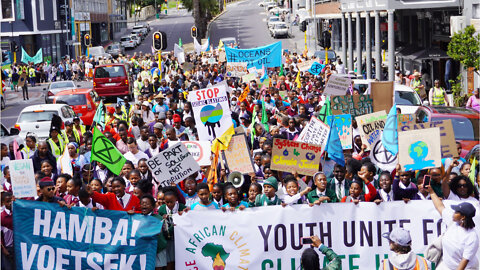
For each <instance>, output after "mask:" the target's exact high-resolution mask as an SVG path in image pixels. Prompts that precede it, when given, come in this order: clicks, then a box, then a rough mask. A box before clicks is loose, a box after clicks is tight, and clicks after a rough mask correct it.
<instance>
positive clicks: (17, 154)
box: [13, 139, 66, 160]
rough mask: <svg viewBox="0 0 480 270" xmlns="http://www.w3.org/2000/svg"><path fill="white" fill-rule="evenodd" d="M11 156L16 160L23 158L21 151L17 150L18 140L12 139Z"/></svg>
mask: <svg viewBox="0 0 480 270" xmlns="http://www.w3.org/2000/svg"><path fill="white" fill-rule="evenodd" d="M65 148H66V147H65ZM13 156H14V157H15V159H16V160H20V159H23V157H22V152H20V151H18V142H17V140H15V139H14V140H13Z"/></svg>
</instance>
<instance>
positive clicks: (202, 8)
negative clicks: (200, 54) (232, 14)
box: [181, 0, 219, 41]
mask: <svg viewBox="0 0 480 270" xmlns="http://www.w3.org/2000/svg"><path fill="white" fill-rule="evenodd" d="M181 1H182V3H183V5H184V6H185V8H186V9H187V10H188V11H193V12H192V13H193V14H192V15H193V19H194V21H195V26H196V27H197V33H198V36H197V39H198V40H199V41H200V39H202V38H204V37H205V34H206V33H207V25H208V22H209V21H210V20H211V19H212V18H213V16H215V15H217V14H218V12H219V7H218V0H181Z"/></svg>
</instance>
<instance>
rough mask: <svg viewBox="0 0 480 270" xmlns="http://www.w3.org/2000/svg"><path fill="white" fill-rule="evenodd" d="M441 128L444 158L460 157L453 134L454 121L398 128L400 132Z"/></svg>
mask: <svg viewBox="0 0 480 270" xmlns="http://www.w3.org/2000/svg"><path fill="white" fill-rule="evenodd" d="M434 127H438V128H440V143H441V152H442V158H450V157H458V151H457V143H456V142H455V134H454V133H453V126H452V120H450V119H448V120H442V121H434V122H425V123H417V124H408V125H402V126H400V127H399V128H398V130H399V131H400V132H402V131H408V130H423V129H427V128H434Z"/></svg>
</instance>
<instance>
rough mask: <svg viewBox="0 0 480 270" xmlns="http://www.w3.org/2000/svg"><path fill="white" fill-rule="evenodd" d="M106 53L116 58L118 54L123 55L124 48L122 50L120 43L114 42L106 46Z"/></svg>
mask: <svg viewBox="0 0 480 270" xmlns="http://www.w3.org/2000/svg"><path fill="white" fill-rule="evenodd" d="M107 53H109V54H111V55H112V57H115V58H116V57H118V56H119V55H120V54H122V55H124V54H125V48H123V46H122V45H121V44H120V43H118V42H115V43H112V44H110V45H108V47H107Z"/></svg>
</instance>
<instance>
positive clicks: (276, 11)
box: [268, 7, 290, 15]
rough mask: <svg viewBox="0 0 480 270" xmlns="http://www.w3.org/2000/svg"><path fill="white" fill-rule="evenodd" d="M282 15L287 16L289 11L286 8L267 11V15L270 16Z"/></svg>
mask: <svg viewBox="0 0 480 270" xmlns="http://www.w3.org/2000/svg"><path fill="white" fill-rule="evenodd" d="M284 13H285V14H288V13H290V10H289V9H288V8H281V7H274V8H272V9H270V10H269V11H268V14H270V15H277V14H278V15H281V14H284Z"/></svg>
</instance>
